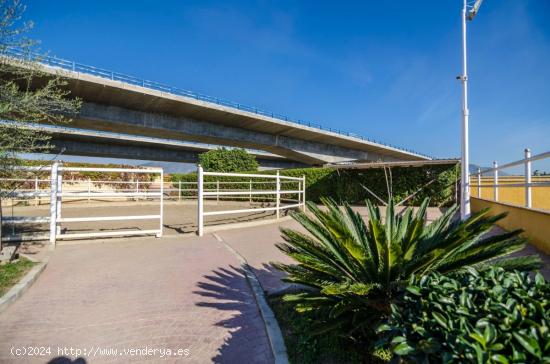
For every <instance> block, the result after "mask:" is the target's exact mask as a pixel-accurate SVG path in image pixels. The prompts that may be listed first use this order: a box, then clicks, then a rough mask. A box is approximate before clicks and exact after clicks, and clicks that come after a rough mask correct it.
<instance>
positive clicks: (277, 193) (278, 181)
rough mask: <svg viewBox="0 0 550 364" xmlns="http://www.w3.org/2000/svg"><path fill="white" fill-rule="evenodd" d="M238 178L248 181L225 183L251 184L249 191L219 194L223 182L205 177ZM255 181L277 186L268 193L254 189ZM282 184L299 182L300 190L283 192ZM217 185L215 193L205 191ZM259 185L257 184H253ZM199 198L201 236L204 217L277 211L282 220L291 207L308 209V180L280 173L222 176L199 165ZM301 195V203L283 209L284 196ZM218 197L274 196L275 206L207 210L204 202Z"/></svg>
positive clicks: (198, 215) (267, 191)
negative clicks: (254, 179) (306, 202)
mask: <svg viewBox="0 0 550 364" xmlns="http://www.w3.org/2000/svg"><path fill="white" fill-rule="evenodd" d="M206 176H210V177H223V178H227V177H237V178H246V179H247V181H235V182H226V183H227V184H237V183H244V184H248V185H249V187H250V188H249V189H248V190H247V189H243V190H231V191H227V190H225V191H223V190H222V191H220V189H219V186H220V184H221V183H222V182H220V181H214V182H212V181H205V180H204V177H206ZM252 178H260V179H268V180H272V181H263V182H264V184H270V185H273V184H274V185H275V186H274V187H275V189H273V190H268V189H262V190H252V183H253V182H252V180H251V179H252ZM283 182H287V183H288V182H292V183H294V184H296V183H298V189H295V188H293V189H289V190H283V189H281V185H282V184H283ZM212 183H215V184H216V190H215V191H209V190H207V189H205V185H206V184H212ZM254 183H258V182H254ZM197 194H198V196H197V199H198V213H197V233H198V235H199V236H202V235H203V234H204V217H205V216H217V215H228V214H229V215H230V214H239V213H249V212H266V211H275V212H276V218H277V219H279V218H280V213H281V211H282V210H286V209H290V208H301V209H304V207H305V194H306V180H305V176H302V177H290V176H281V175H280V174H279V171H277V174H276V175H268V174H248V173H223V172H205V171H204V170H203V168H202V167H201V166H200V165H199V166H198V168H197ZM289 194H292V195H295V194H296V195H298V203H294V204H290V205H284V206H281V200H282V199H281V195H289ZM208 196H216V198H217V199H219V197H220V196H232V197H238V196H241V197H244V198H248V199H249V200H250V202H252V196H274V197H275V207H258V208H247V209H237V210H221V211H209V212H205V211H204V200H205V197H208Z"/></svg>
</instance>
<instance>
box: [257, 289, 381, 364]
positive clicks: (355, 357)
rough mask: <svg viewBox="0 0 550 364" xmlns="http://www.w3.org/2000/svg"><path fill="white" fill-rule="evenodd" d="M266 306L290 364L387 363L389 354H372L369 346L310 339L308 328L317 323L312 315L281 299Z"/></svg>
mask: <svg viewBox="0 0 550 364" xmlns="http://www.w3.org/2000/svg"><path fill="white" fill-rule="evenodd" d="M268 302H269V305H270V306H271V309H272V310H273V313H274V314H275V316H276V317H277V321H278V322H279V326H280V327H281V331H282V333H283V337H284V339H285V344H286V349H287V352H288V359H289V361H290V362H291V363H300V364H309V363H311V364H313V363H315V364H329V363H330V364H344V363H345V364H348V363H350V364H355V363H386V362H388V361H389V358H390V354H389V353H385V352H381V353H374V354H373V353H371V352H369V351H368V346H369V345H365V344H358V343H353V342H351V341H350V340H346V339H344V338H342V337H339V336H336V335H335V334H331V333H325V334H323V335H319V336H313V335H312V333H311V326H312V323H313V322H314V321H315V319H316V318H315V315H314V314H311V313H298V312H296V311H295V310H294V305H293V304H291V303H287V302H283V300H282V298H281V297H280V296H275V297H269V298H268Z"/></svg>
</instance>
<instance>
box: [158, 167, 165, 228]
mask: <svg viewBox="0 0 550 364" xmlns="http://www.w3.org/2000/svg"><path fill="white" fill-rule="evenodd" d="M159 220H160V222H159V225H160V226H159V232H158V234H157V238H160V237H162V230H163V229H164V170H162V169H161V171H160V219H159Z"/></svg>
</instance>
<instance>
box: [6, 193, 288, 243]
mask: <svg viewBox="0 0 550 364" xmlns="http://www.w3.org/2000/svg"><path fill="white" fill-rule="evenodd" d="M283 205H284V204H283ZM273 206H274V205H273V204H270V203H256V202H253V203H252V204H251V203H249V202H248V201H247V202H235V201H219V202H216V201H206V202H205V206H204V211H205V212H209V211H220V210H238V209H249V208H259V207H273ZM49 209H50V207H49V205H40V206H15V207H13V208H12V207H7V208H4V209H3V211H2V212H3V216H4V217H8V218H9V217H11V216H32V217H39V216H44V217H47V216H49V214H50V211H49ZM159 213H160V206H159V203H158V201H156V202H155V201H124V202H121V201H118V202H93V201H92V202H91V203H88V202H86V201H79V202H69V203H63V205H62V212H61V216H62V217H67V218H68V217H100V216H101V217H106V216H136V215H158V214H159ZM287 213H288V210H283V211H281V216H285V215H286V214H287ZM163 215H164V221H163V234H164V235H167V236H170V235H178V234H183V233H193V232H195V231H196V230H197V202H196V201H165V202H164V214H163ZM274 217H275V212H274V211H264V212H246V213H238V214H227V215H225V214H224V215H219V216H205V218H204V221H205V226H206V227H208V226H212V225H221V224H230V223H236V222H250V221H256V220H261V219H269V218H274ZM158 226H159V220H158V219H154V220H128V221H101V222H98V221H92V222H64V223H62V224H61V229H62V232H63V233H67V234H69V233H84V232H104V231H112V230H115V231H123V230H151V229H157V228H158ZM4 229H5V230H4V231H5V232H6V233H7V234H12V233H16V234H21V233H23V234H27V233H33V234H47V233H48V231H49V225H48V224H47V223H42V224H39V223H33V224H15V225H10V224H7V225H4Z"/></svg>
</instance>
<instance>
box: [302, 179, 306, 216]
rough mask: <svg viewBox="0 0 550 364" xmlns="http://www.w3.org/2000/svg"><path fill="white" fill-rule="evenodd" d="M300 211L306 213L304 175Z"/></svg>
mask: <svg viewBox="0 0 550 364" xmlns="http://www.w3.org/2000/svg"><path fill="white" fill-rule="evenodd" d="M302 211H306V175H305V174H304V175H303V176H302Z"/></svg>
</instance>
